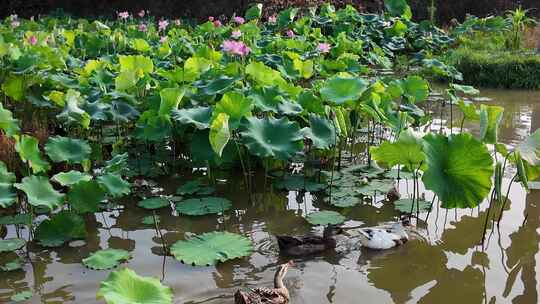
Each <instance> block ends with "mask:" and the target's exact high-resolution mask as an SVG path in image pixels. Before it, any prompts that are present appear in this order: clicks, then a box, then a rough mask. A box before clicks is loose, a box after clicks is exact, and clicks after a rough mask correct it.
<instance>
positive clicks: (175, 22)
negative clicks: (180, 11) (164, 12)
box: [174, 19, 182, 26]
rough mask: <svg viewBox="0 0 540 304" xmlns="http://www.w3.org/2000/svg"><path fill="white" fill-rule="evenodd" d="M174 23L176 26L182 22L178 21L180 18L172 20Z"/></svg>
mask: <svg viewBox="0 0 540 304" xmlns="http://www.w3.org/2000/svg"><path fill="white" fill-rule="evenodd" d="M174 24H176V25H177V26H180V24H182V21H180V19H176V20H174Z"/></svg>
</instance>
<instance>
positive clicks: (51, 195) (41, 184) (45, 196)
mask: <svg viewBox="0 0 540 304" xmlns="http://www.w3.org/2000/svg"><path fill="white" fill-rule="evenodd" d="M15 188H17V189H19V190H21V191H23V192H24V193H25V194H26V197H27V199H28V203H29V204H30V205H32V206H34V207H45V208H47V209H49V210H54V209H56V208H58V207H60V205H62V203H63V201H64V200H63V199H64V195H63V194H62V193H60V192H58V191H56V190H54V188H53V187H52V185H51V183H49V179H48V178H47V177H45V176H35V175H32V176H27V177H25V178H23V179H22V183H20V184H15Z"/></svg>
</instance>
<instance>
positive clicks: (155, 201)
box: [137, 197, 171, 210]
mask: <svg viewBox="0 0 540 304" xmlns="http://www.w3.org/2000/svg"><path fill="white" fill-rule="evenodd" d="M137 206H139V207H141V208H144V209H148V210H154V209H159V208H164V207H170V206H171V202H170V201H169V200H168V199H166V198H164V197H152V198H147V199H144V200H142V201H139V202H138V203H137Z"/></svg>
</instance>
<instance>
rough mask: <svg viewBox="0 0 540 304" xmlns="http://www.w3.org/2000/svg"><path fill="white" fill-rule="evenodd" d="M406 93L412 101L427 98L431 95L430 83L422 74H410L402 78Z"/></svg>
mask: <svg viewBox="0 0 540 304" xmlns="http://www.w3.org/2000/svg"><path fill="white" fill-rule="evenodd" d="M401 86H402V88H403V91H404V93H403V94H404V95H405V97H406V98H407V100H408V101H409V102H410V103H417V102H422V101H424V100H426V98H427V97H428V96H429V83H428V82H427V81H426V80H425V79H423V78H422V77H420V76H409V77H407V78H406V79H404V80H402V82H401Z"/></svg>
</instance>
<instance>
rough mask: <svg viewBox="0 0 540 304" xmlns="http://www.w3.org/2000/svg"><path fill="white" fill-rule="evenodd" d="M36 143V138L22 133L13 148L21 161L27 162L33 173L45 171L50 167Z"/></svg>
mask: <svg viewBox="0 0 540 304" xmlns="http://www.w3.org/2000/svg"><path fill="white" fill-rule="evenodd" d="M38 144H39V142H38V140H37V138H35V137H32V136H29V135H22V136H21V138H20V139H19V140H18V141H17V143H16V144H15V150H17V152H18V153H19V156H20V157H21V159H22V160H23V161H26V162H28V164H29V165H30V167H31V168H32V171H33V172H34V173H39V172H46V171H48V170H49V169H50V168H51V166H50V165H49V162H47V161H46V160H44V159H43V158H42V157H41V152H40V150H39V146H38Z"/></svg>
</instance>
